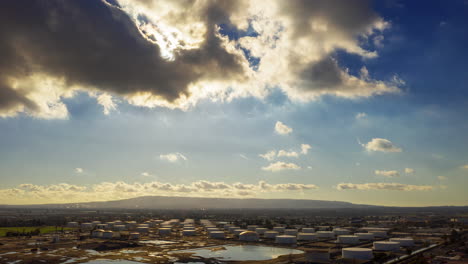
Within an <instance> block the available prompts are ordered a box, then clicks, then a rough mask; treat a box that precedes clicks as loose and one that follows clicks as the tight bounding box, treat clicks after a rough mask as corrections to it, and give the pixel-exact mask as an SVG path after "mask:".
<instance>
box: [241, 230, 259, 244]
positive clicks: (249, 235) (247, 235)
mask: <svg viewBox="0 0 468 264" xmlns="http://www.w3.org/2000/svg"><path fill="white" fill-rule="evenodd" d="M239 240H241V241H250V242H253V241H258V234H257V233H255V232H253V231H245V232H242V233H240V234H239Z"/></svg>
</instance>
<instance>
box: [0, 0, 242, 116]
mask: <svg viewBox="0 0 468 264" xmlns="http://www.w3.org/2000/svg"><path fill="white" fill-rule="evenodd" d="M187 3H188V4H190V2H187ZM232 5H233V4H228V2H225V3H224V4H222V5H219V6H217V5H214V4H213V5H212V6H208V8H207V9H206V11H205V12H206V13H205V15H206V26H207V32H206V35H205V41H204V43H202V45H201V46H200V47H199V48H198V49H193V50H188V51H179V52H176V55H175V59H174V60H173V61H167V60H164V59H163V58H161V56H160V50H159V48H158V46H157V45H154V44H152V43H150V42H149V41H147V40H146V39H145V38H144V37H142V36H141V34H140V32H139V31H138V29H137V27H136V25H135V24H134V22H133V21H132V20H131V18H130V17H128V15H127V14H126V13H124V12H123V11H121V10H120V9H119V8H118V7H116V6H113V5H109V4H105V3H104V2H101V1H98V0H95V1H66V0H24V1H15V0H6V1H2V2H1V3H0V58H1V59H0V111H1V110H2V109H4V110H6V109H9V108H13V107H15V106H17V105H24V106H26V107H28V108H29V109H33V108H34V103H32V102H31V101H29V100H28V99H26V97H25V96H24V95H25V94H27V92H28V91H19V90H13V89H12V87H10V86H11V85H10V84H11V82H10V80H11V78H25V77H27V76H30V75H31V74H33V73H45V74H47V75H50V76H54V77H59V78H64V80H65V82H66V84H67V85H68V86H71V85H81V86H84V87H93V88H97V89H99V90H101V91H106V92H113V93H117V94H120V95H132V94H135V93H137V92H149V93H151V94H153V95H157V96H160V97H162V98H163V99H165V100H167V101H174V100H175V99H177V98H179V97H180V96H181V95H187V96H189V92H188V90H187V87H188V85H189V84H190V83H193V82H196V81H197V80H200V79H221V78H242V77H243V68H242V65H241V63H242V61H241V60H242V57H240V56H237V55H233V54H231V53H228V52H227V51H226V50H225V49H224V48H223V47H222V43H221V40H220V39H219V38H218V37H216V35H215V34H216V32H215V29H214V28H215V25H216V24H218V23H221V22H226V21H229V16H228V13H229V8H232ZM185 8H190V6H186V7H185ZM22 92H24V94H21V93H22Z"/></svg>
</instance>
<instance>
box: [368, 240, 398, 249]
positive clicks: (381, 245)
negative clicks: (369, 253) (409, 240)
mask: <svg viewBox="0 0 468 264" xmlns="http://www.w3.org/2000/svg"><path fill="white" fill-rule="evenodd" d="M374 249H375V250H382V251H397V250H399V249H400V243H398V242H392V241H376V242H374Z"/></svg>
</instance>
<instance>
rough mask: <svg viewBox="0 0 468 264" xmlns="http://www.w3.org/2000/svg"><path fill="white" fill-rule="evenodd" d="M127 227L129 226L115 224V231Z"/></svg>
mask: <svg viewBox="0 0 468 264" xmlns="http://www.w3.org/2000/svg"><path fill="white" fill-rule="evenodd" d="M126 229H127V227H126V226H125V225H114V230H115V231H124V230H126Z"/></svg>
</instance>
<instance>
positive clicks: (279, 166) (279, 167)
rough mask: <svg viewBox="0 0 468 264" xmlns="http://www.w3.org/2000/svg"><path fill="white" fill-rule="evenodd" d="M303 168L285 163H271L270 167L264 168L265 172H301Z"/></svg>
mask: <svg viewBox="0 0 468 264" xmlns="http://www.w3.org/2000/svg"><path fill="white" fill-rule="evenodd" d="M300 169H301V167H300V166H299V165H297V164H295V163H287V162H283V161H277V162H275V163H270V164H269V165H268V166H265V167H262V170H264V171H271V172H278V171H283V170H300Z"/></svg>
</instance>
